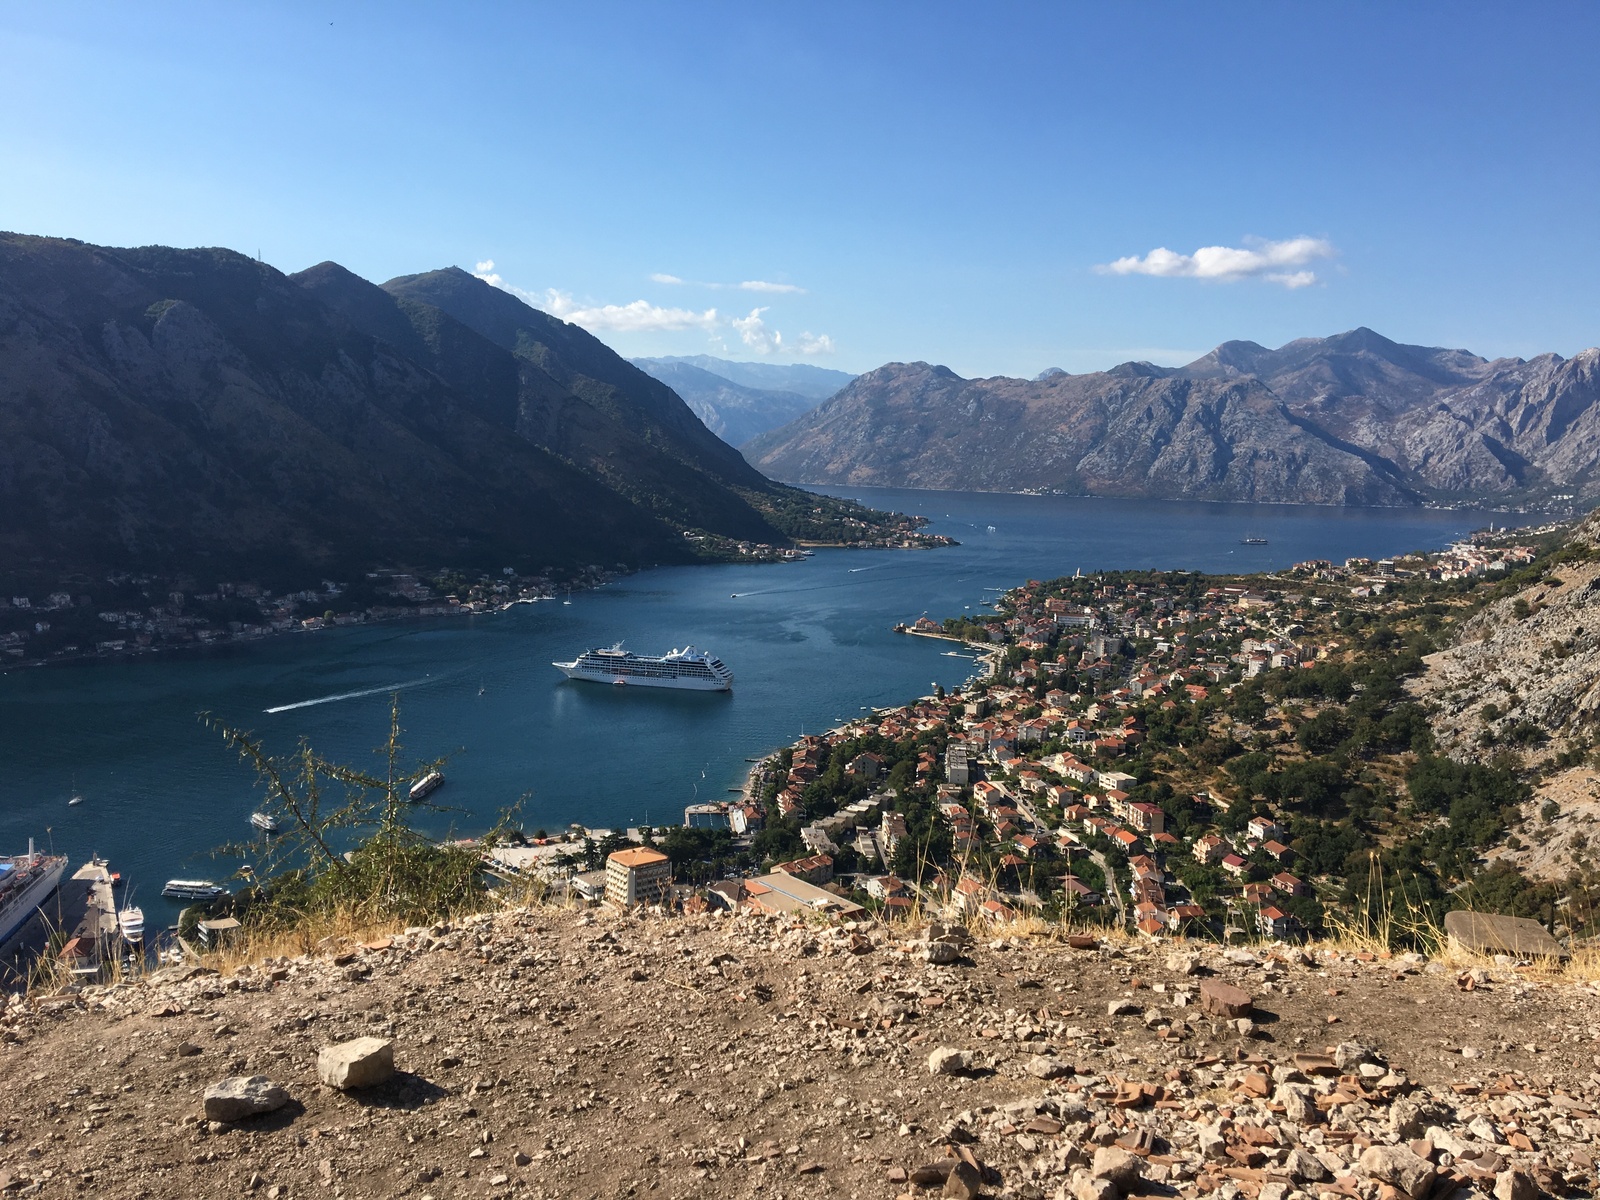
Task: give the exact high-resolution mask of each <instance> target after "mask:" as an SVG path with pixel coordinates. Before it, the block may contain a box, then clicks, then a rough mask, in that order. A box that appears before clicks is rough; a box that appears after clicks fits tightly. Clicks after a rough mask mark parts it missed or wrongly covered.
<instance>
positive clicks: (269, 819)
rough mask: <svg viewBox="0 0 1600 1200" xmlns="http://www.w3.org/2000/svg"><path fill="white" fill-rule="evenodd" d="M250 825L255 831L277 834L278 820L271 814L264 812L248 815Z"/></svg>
mask: <svg viewBox="0 0 1600 1200" xmlns="http://www.w3.org/2000/svg"><path fill="white" fill-rule="evenodd" d="M250 824H252V825H254V826H255V827H256V828H257V829H259V830H261V832H262V833H277V832H278V818H277V817H275V816H273V815H272V814H271V813H264V812H255V813H251V814H250Z"/></svg>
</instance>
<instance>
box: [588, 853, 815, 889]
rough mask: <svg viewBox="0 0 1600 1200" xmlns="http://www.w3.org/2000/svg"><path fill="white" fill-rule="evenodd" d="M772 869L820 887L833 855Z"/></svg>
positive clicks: (803, 860) (800, 859)
mask: <svg viewBox="0 0 1600 1200" xmlns="http://www.w3.org/2000/svg"><path fill="white" fill-rule="evenodd" d="M613 857H615V856H613ZM772 869H773V871H774V872H781V873H782V874H784V875H792V876H793V877H794V878H796V879H804V880H805V881H806V882H807V883H810V884H813V885H815V886H816V887H821V886H822V885H823V884H825V883H831V882H833V855H831V854H814V855H812V856H811V857H810V858H797V859H794V860H793V861H791V862H786V863H778V864H776V865H775V866H774V867H773V868H772Z"/></svg>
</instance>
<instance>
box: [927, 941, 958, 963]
mask: <svg viewBox="0 0 1600 1200" xmlns="http://www.w3.org/2000/svg"><path fill="white" fill-rule="evenodd" d="M923 956H924V957H925V958H926V959H927V960H928V961H929V962H931V963H933V964H934V966H940V967H942V966H948V965H949V964H950V963H953V962H955V961H956V960H957V959H959V958H960V957H961V947H960V946H957V945H956V944H955V943H954V942H929V943H928V948H927V950H925V951H924V952H923Z"/></svg>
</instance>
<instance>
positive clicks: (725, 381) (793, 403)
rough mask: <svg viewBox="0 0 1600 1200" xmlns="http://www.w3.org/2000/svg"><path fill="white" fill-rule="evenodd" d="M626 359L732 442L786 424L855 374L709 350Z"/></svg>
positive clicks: (741, 443)
mask: <svg viewBox="0 0 1600 1200" xmlns="http://www.w3.org/2000/svg"><path fill="white" fill-rule="evenodd" d="M629 361H630V362H632V363H633V365H634V366H636V367H638V368H639V369H640V370H642V371H645V372H647V373H648V374H650V375H652V376H653V377H655V378H656V379H659V380H660V381H661V382H662V383H665V384H666V385H667V386H668V387H670V388H671V389H672V390H673V391H675V392H677V393H678V395H680V396H682V397H683V399H684V401H685V403H687V404H688V405H689V407H690V408H692V409H693V410H694V411H695V413H696V414H697V415H698V416H699V417H700V419H701V420H702V421H704V422H705V423H706V427H707V428H708V429H710V430H711V432H712V433H714V434H716V435H717V436H718V437H720V438H722V439H723V440H724V441H726V442H727V443H728V444H729V445H732V446H740V445H743V444H744V443H745V442H748V441H749V440H750V439H751V438H753V437H756V436H757V435H759V434H763V433H766V432H767V431H768V430H769V429H776V428H778V426H780V425H786V424H788V423H789V422H790V421H792V420H794V419H795V418H796V417H798V416H799V415H800V414H801V413H805V412H809V411H810V410H811V409H813V408H815V407H816V406H817V404H818V403H819V402H820V401H823V400H826V399H827V398H828V397H829V396H832V395H833V394H834V393H835V392H837V391H839V389H840V388H842V387H844V386H845V385H846V384H848V383H849V382H850V381H851V380H853V379H854V378H855V376H854V375H851V374H848V373H847V372H844V371H830V370H828V369H826V368H824V367H814V366H811V365H810V364H809V363H788V364H785V363H746V362H731V361H729V360H728V359H725V358H713V357H712V356H711V355H709V354H696V355H691V356H684V357H669V358H635V359H630V360H629Z"/></svg>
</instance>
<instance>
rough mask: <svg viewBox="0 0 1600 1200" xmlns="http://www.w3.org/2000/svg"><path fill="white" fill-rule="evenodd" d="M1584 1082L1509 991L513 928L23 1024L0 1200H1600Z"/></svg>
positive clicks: (1301, 970)
mask: <svg viewBox="0 0 1600 1200" xmlns="http://www.w3.org/2000/svg"><path fill="white" fill-rule="evenodd" d="M1239 993H1244V995H1242V996H1241V995H1240V994H1239ZM1245 1003H1248V1004H1249V1007H1248V1009H1246V1008H1245V1007H1244V1005H1245ZM1240 1013H1243V1014H1244V1015H1237V1014H1240ZM362 1036H371V1037H377V1038H381V1039H384V1040H388V1041H392V1043H393V1052H394V1058H395V1064H396V1066H397V1068H398V1074H396V1075H395V1076H394V1077H393V1078H392V1079H390V1080H389V1081H388V1082H386V1083H383V1084H380V1085H378V1086H375V1087H371V1088H367V1089H364V1090H351V1091H340V1090H336V1089H334V1088H332V1087H329V1086H326V1085H324V1084H323V1083H321V1082H319V1080H318V1073H317V1066H316V1062H317V1057H318V1054H319V1051H320V1050H322V1049H323V1048H324V1047H326V1046H328V1045H330V1044H333V1043H342V1042H346V1041H349V1040H351V1039H354V1038H357V1037H362ZM1597 1055H1600V993H1597V992H1596V991H1595V989H1594V988H1593V987H1592V986H1590V985H1585V984H1575V983H1571V982H1553V981H1549V980H1545V979H1541V978H1539V977H1537V976H1536V975H1535V974H1534V973H1533V972H1531V971H1529V970H1527V969H1520V968H1517V967H1515V966H1512V965H1501V966H1497V967H1490V968H1488V969H1484V968H1476V969H1473V970H1468V971H1463V970H1462V969H1461V968H1459V967H1458V966H1449V967H1447V966H1445V965H1444V964H1442V963H1438V962H1429V961H1426V960H1424V959H1421V958H1419V957H1411V958H1380V957H1374V956H1371V955H1357V954H1349V953H1344V954H1341V953H1335V952H1332V951H1312V952H1310V953H1304V952H1302V951H1300V950H1298V949H1280V950H1276V951H1270V952H1269V951H1261V952H1255V951H1249V950H1241V949H1234V950H1228V951H1224V950H1222V949H1221V948H1219V947H1214V946H1203V947H1196V946H1194V945H1192V944H1190V945H1189V946H1184V945H1183V944H1181V943H1180V944H1175V943H1170V942H1169V943H1162V944H1150V945H1148V946H1138V945H1135V946H1124V945H1097V944H1094V943H1092V942H1087V939H1080V940H1079V942H1078V944H1077V945H1073V944H1069V943H1068V942H1066V941H1063V940H1046V939H1044V938H1037V937H1035V938H1001V939H998V940H993V939H991V938H987V937H986V938H984V939H982V940H975V939H973V938H971V937H969V936H967V935H966V933H965V931H964V930H961V929H959V928H946V927H943V926H938V925H935V926H932V927H923V928H920V929H886V928H884V927H882V926H866V925H863V926H860V927H856V928H852V927H849V926H846V927H817V926H806V925H800V924H795V923H786V922H783V921H778V920H774V919H770V918H764V917H739V918H731V917H721V918H711V917H697V918H664V917H647V918H642V919H641V918H635V917H626V916H621V915H616V914H608V913H604V912H600V913H578V912H573V911H567V910H552V909H532V910H521V911H508V912H504V913H500V914H497V915H494V916H487V917H480V918H473V919H471V920H468V921H465V922H462V923H460V924H459V925H457V926H454V927H436V928H435V929H433V930H413V931H410V932H408V933H407V934H405V935H403V936H399V937H395V938H393V939H392V940H385V941H384V942H379V943H374V944H373V945H371V946H368V947H363V948H355V947H350V948H339V949H333V948H330V950H329V951H328V952H327V953H326V954H325V955H323V956H320V957H314V958H299V959H293V960H276V961H271V962H268V963H265V964H260V965H256V966H253V967H246V968H241V969H239V970H237V971H234V972H232V973H230V974H227V975H225V976H221V975H217V974H214V973H211V974H204V973H198V971H197V969H196V968H188V969H187V970H185V969H182V968H180V969H178V971H177V972H176V973H168V974H167V975H166V976H165V977H164V978H159V977H158V979H157V980H152V981H149V982H146V983H143V984H140V985H122V986H117V987H113V988H109V989H88V990H86V991H84V992H83V993H82V994H80V995H77V996H66V997H55V998H35V999H32V1000H26V1001H25V1000H22V999H16V1000H13V1002H12V1003H11V1004H10V1006H9V1008H6V1009H4V1012H3V1015H0V1197H11V1196H28V1195H47V1196H63V1195H79V1194H85V1195H87V1194H94V1195H96V1196H104V1197H178V1196H227V1195H255V1196H261V1197H266V1198H269V1200H281V1198H283V1197H295V1196H313V1195H331V1196H350V1197H369V1196H370V1197H379V1196H414V1197H425V1196H432V1197H435V1198H436V1200H446V1198H448V1197H466V1196H474V1197H518V1196H528V1197H538V1196H544V1197H556V1196H560V1197H568V1196H571V1197H621V1196H641V1197H643V1196H651V1197H661V1198H663V1200H665V1198H668V1197H736V1196H761V1197H773V1198H778V1197H807V1196H861V1197H884V1198H890V1197H896V1196H901V1195H905V1194H910V1195H919V1196H920V1195H938V1194H945V1195H953V1196H972V1195H975V1194H979V1193H980V1192H981V1194H983V1195H989V1196H995V1197H1006V1196H1013V1197H1056V1196H1070V1197H1073V1200H1117V1197H1118V1196H1120V1195H1121V1194H1124V1193H1143V1194H1150V1195H1162V1196H1173V1195H1181V1196H1185V1197H1192V1196H1201V1195H1212V1194H1218V1195H1222V1196H1234V1195H1243V1196H1246V1197H1250V1198H1252V1200H1255V1198H1260V1200H1288V1198H1290V1197H1296V1196H1300V1195H1304V1196H1308V1197H1324V1196H1333V1195H1337V1196H1356V1197H1362V1198H1364V1200H1379V1198H1380V1197H1383V1198H1386V1200H1399V1197H1401V1196H1406V1197H1413V1198H1417V1200H1420V1198H1422V1197H1427V1198H1429V1200H1435V1198H1439V1200H1442V1198H1444V1197H1450V1196H1456V1195H1457V1194H1458V1193H1467V1194H1473V1193H1481V1194H1485V1195H1488V1194H1493V1195H1495V1196H1497V1197H1499V1198H1500V1200H1529V1198H1531V1197H1533V1196H1535V1195H1536V1194H1537V1193H1538V1192H1539V1191H1544V1192H1548V1193H1551V1194H1556V1195H1588V1194H1592V1192H1593V1190H1594V1186H1595V1165H1594V1155H1595V1154H1596V1153H1597V1152H1600V1148H1597V1146H1596V1144H1595V1143H1596V1140H1597V1138H1600V1116H1597V1113H1600V1074H1597V1073H1596V1071H1597V1066H1600V1060H1597V1057H1596V1056H1597ZM249 1075H262V1076H266V1077H267V1078H268V1079H270V1080H271V1081H272V1083H273V1084H275V1085H278V1086H280V1087H281V1088H282V1089H284V1091H286V1092H287V1094H288V1096H289V1100H288V1102H287V1103H286V1104H284V1105H283V1106H282V1107H280V1108H278V1109H277V1110H276V1111H274V1112H271V1113H267V1114H266V1115H262V1116H256V1117H251V1118H247V1119H244V1120H240V1121H238V1122H234V1123H224V1122H217V1121H209V1120H207V1118H206V1116H205V1113H204V1110H203V1105H202V1096H203V1094H204V1092H205V1091H206V1089H207V1087H208V1086H210V1085H213V1084H215V1083H217V1082H219V1081H221V1080H223V1079H224V1078H227V1077H236V1076H249ZM1461 1200H1466V1196H1465V1195H1463V1196H1462V1198H1461Z"/></svg>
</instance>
